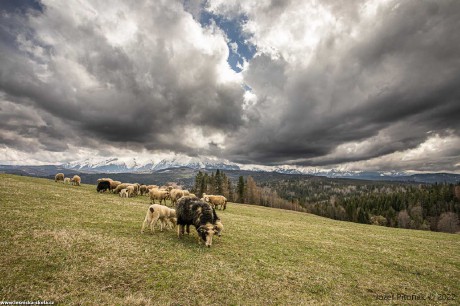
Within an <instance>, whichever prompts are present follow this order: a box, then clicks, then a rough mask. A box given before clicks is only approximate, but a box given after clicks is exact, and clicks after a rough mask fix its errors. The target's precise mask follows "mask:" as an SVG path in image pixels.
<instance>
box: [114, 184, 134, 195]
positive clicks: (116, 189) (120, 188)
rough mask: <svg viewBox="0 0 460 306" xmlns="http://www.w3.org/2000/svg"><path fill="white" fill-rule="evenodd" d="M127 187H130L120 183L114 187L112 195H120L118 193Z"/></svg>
mask: <svg viewBox="0 0 460 306" xmlns="http://www.w3.org/2000/svg"><path fill="white" fill-rule="evenodd" d="M128 186H131V184H129V183H121V184H118V186H117V187H115V189H114V190H113V193H120V191H121V190H122V189H125V188H126V187H128Z"/></svg>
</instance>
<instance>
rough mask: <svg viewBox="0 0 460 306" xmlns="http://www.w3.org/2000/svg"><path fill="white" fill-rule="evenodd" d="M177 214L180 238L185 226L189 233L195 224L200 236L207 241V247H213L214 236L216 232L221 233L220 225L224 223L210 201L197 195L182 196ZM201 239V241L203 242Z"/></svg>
mask: <svg viewBox="0 0 460 306" xmlns="http://www.w3.org/2000/svg"><path fill="white" fill-rule="evenodd" d="M176 214H177V225H179V226H178V228H177V235H178V237H179V238H181V237H182V236H183V235H184V230H185V228H186V230H187V233H190V225H194V226H195V229H196V231H197V233H198V236H199V238H201V240H202V241H204V242H205V245H206V246H207V247H211V245H212V237H213V236H214V234H217V233H219V227H220V225H221V224H222V223H221V222H220V219H219V217H217V214H216V211H215V210H214V209H213V208H212V207H211V205H210V204H209V203H206V202H203V201H201V200H199V199H198V198H196V197H195V198H192V197H187V196H186V197H182V198H180V200H179V201H178V202H177V205H176ZM217 222H219V223H220V225H218V224H217ZM222 228H223V226H222ZM201 240H199V241H200V242H201Z"/></svg>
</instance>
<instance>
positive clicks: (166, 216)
mask: <svg viewBox="0 0 460 306" xmlns="http://www.w3.org/2000/svg"><path fill="white" fill-rule="evenodd" d="M158 221H160V231H163V225H166V224H168V223H170V224H172V227H174V226H176V222H177V219H176V210H175V209H172V208H169V207H167V206H163V205H159V204H153V205H150V207H149V209H148V210H147V214H146V215H145V219H144V223H142V229H141V233H143V232H144V229H145V226H146V225H148V226H149V227H150V231H151V232H152V233H153V232H154V231H155V224H156V223H157V222H158Z"/></svg>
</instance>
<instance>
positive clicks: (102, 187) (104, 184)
mask: <svg viewBox="0 0 460 306" xmlns="http://www.w3.org/2000/svg"><path fill="white" fill-rule="evenodd" d="M109 189H110V182H109V181H100V182H99V183H97V187H96V190H97V192H104V191H107V190H109Z"/></svg>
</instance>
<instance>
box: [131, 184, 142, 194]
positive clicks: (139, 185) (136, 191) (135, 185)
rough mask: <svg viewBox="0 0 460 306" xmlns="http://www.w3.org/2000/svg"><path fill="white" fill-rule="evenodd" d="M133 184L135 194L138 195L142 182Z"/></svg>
mask: <svg viewBox="0 0 460 306" xmlns="http://www.w3.org/2000/svg"><path fill="white" fill-rule="evenodd" d="M133 186H134V195H136V196H137V195H139V194H140V192H141V184H139V183H134V184H133Z"/></svg>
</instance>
